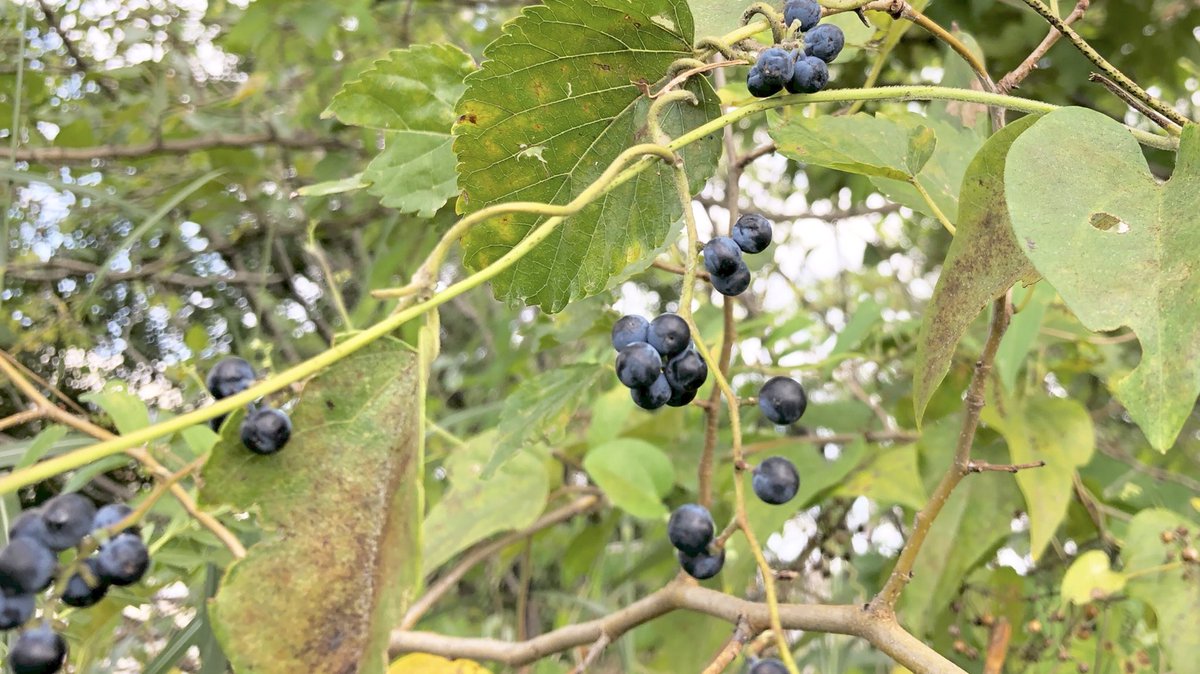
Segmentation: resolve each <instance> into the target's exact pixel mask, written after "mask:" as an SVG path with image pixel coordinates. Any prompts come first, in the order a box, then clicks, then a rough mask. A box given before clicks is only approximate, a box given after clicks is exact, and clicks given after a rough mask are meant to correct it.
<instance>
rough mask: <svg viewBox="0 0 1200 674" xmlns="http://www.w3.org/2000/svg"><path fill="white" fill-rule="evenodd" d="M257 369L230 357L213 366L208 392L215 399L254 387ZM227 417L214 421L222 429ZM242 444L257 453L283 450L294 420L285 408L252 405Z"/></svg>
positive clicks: (243, 361)
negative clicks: (255, 370)
mask: <svg viewBox="0 0 1200 674" xmlns="http://www.w3.org/2000/svg"><path fill="white" fill-rule="evenodd" d="M254 379H255V375H254V368H253V367H251V366H250V363H247V362H246V361H245V360H243V359H241V358H226V359H225V360H222V361H221V362H219V363H217V364H216V365H214V366H213V369H212V370H209V372H208V379H207V380H206V381H205V383H206V385H207V386H208V392H209V393H211V394H212V396H213V397H214V398H216V399H217V400H220V399H221V398H228V397H229V396H231V395H237V394H238V393H241V392H242V391H245V390H246V389H248V388H250V385H251V384H253V383H254ZM223 421H225V417H217V418H216V419H213V420H212V421H211V422H210V424H211V425H212V429H213V430H214V431H215V430H219V429H220V428H221V423H222V422H223ZM241 435H242V444H244V445H245V446H246V449H249V450H250V451H252V452H254V453H255V454H274V453H275V452H278V451H279V450H281V449H283V446H284V445H286V444H287V441H288V439H289V438H291V437H292V420H291V419H289V418H288V415H287V413H286V412H284V411H283V410H277V409H275V408H273V407H268V406H266V405H263V406H256V405H251V406H250V408H249V409H248V411H247V413H246V418H245V419H244V420H243V421H242V428H241Z"/></svg>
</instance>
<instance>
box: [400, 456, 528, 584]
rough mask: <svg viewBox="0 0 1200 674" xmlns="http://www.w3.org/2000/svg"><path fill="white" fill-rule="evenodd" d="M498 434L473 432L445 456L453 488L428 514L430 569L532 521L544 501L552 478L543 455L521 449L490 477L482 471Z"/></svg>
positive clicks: (425, 550) (426, 556)
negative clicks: (497, 535)
mask: <svg viewBox="0 0 1200 674" xmlns="http://www.w3.org/2000/svg"><path fill="white" fill-rule="evenodd" d="M494 441H495V435H494V434H492V433H486V434H484V435H481V436H477V437H475V438H472V439H471V441H470V442H468V443H467V446H466V447H462V448H459V449H457V450H455V452H454V453H453V454H452V455H451V456H450V458H449V459H448V460H447V461H446V465H445V468H446V473H447V475H448V476H449V477H448V479H449V480H450V489H449V490H448V491H447V492H446V494H445V495H444V496H443V497H442V499H441V500H440V501H438V502H437V504H436V505H434V506H433V507H432V508H430V509H429V514H428V515H426V516H425V524H424V525H423V531H424V539H423V540H424V543H423V545H422V550H421V556H422V558H423V559H422V565H423V566H424V567H425V569H426V571H427V572H431V571H433V570H435V569H437V568H438V567H440V566H441V565H442V564H444V563H446V561H447V560H449V559H451V558H452V557H454V555H456V554H458V553H459V552H461V551H463V550H466V549H467V548H469V547H471V546H472V545H474V544H475V543H477V542H479V541H481V540H483V539H485V538H487V537H488V536H491V535H492V534H494V533H497V532H501V531H511V530H513V529H521V528H524V527H526V526H528V525H530V524H532V523H533V521H534V520H536V519H537V517H538V515H540V514H542V510H543V509H544V508H545V505H546V494H547V493H548V492H549V491H550V480H549V478H548V477H547V476H546V469H545V468H544V467H543V466H542V462H541V460H540V459H539V458H538V457H537V456H535V455H534V454H531V453H527V452H522V453H518V454H514V455H513V456H511V457H509V458H508V460H506V461H505V462H504V463H503V464H502V465H501V466H500V467H499V468H498V469H497V470H496V471H495V472H494V473H493V474H492V476H491V477H490V478H487V479H483V478H482V477H481V475H482V473H483V469H484V467H485V466H486V465H487V462H488V460H489V459H490V458H491V455H492V442H494Z"/></svg>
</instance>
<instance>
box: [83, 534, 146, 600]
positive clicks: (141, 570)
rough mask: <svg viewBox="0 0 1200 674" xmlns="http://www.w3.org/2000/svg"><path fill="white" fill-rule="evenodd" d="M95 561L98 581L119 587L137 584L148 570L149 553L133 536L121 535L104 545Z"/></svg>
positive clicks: (137, 537)
mask: <svg viewBox="0 0 1200 674" xmlns="http://www.w3.org/2000/svg"><path fill="white" fill-rule="evenodd" d="M95 559H96V566H95V569H96V572H97V575H99V576H100V579H101V580H102V581H104V582H106V583H108V584H110V585H117V586H119V587H124V586H126V585H133V584H134V583H136V582H138V581H139V580H141V579H142V576H144V575H146V570H147V569H149V568H150V551H149V550H147V549H146V544H145V543H143V542H142V539H141V537H140V536H136V535H134V534H121V535H119V536H117V537H115V538H113V539H112V540H111V541H109V542H107V543H105V544H104V545H102V546H101V547H100V552H98V553H96V557H95Z"/></svg>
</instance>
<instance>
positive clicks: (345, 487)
mask: <svg viewBox="0 0 1200 674" xmlns="http://www.w3.org/2000/svg"><path fill="white" fill-rule="evenodd" d="M416 362H417V357H416V355H415V354H414V353H413V351H412V350H411V349H410V348H409V347H407V346H405V345H403V344H401V343H400V342H397V341H395V340H391V339H384V340H381V341H380V342H377V343H376V344H374V345H372V346H371V347H368V348H367V349H365V350H364V351H361V352H358V353H356V354H354V355H352V356H349V357H347V358H345V359H343V360H342V361H340V362H339V363H338V364H337V365H336V366H334V367H332V368H330V369H329V370H326V371H325V372H323V373H322V374H320V375H318V376H317V377H316V378H314V379H313V380H311V381H310V382H309V383H308V384H307V385H306V386H305V388H304V392H303V394H302V395H301V398H300V402H299V404H298V405H297V406H296V408H295V409H294V410H293V411H292V421H293V424H294V427H295V431H294V433H293V435H292V438H291V441H290V442H289V443H288V446H287V447H285V448H284V450H283V451H282V452H280V453H278V454H275V455H272V456H258V455H255V454H252V453H250V452H247V451H246V448H245V447H243V446H242V445H241V443H240V442H239V441H238V439H237V438H233V437H225V438H223V439H222V441H221V442H219V443H218V444H217V446H216V447H215V448H214V449H213V454H212V458H211V459H209V462H208V466H207V467H206V468H205V470H204V487H203V490H202V492H201V497H202V498H203V500H205V501H207V502H208V503H211V504H215V503H228V504H230V505H231V506H233V507H234V508H237V509H241V510H245V509H250V508H255V509H256V510H257V511H258V514H259V521H260V522H261V523H262V524H263V526H264V527H265V535H264V538H263V540H261V541H260V542H259V543H257V544H256V545H254V546H253V547H252V548H250V551H249V552H250V554H249V555H248V556H247V557H246V558H245V559H243V560H241V561H239V562H237V563H235V564H233V565H231V566H230V567H229V569H228V571H227V572H226V575H225V579H224V581H223V582H222V585H221V590H220V592H219V593H218V594H217V596H216V598H215V599H214V600H213V601H212V604H211V608H210V612H209V615H210V619H211V620H212V624H213V631H214V633H215V634H216V635H217V638H218V640H219V641H220V643H221V646H222V647H223V649H224V651H225V654H226V655H227V656H228V657H229V660H230V662H231V663H233V667H234V669H235V670H236V671H237V672H239V674H274V673H276V672H279V673H284V672H287V673H292V672H316V671H320V672H382V671H383V670H384V667H385V665H386V663H387V640H388V639H387V638H388V632H389V630H390V629H391V628H392V627H394V626H395V625H396V623H397V621H398V619H399V616H400V615H401V614H402V613H403V610H404V608H405V606H406V604H407V603H408V601H409V600H410V599H411V598H412V595H413V594H414V593H415V591H416V587H417V585H418V584H419V582H420V557H419V555H416V554H414V551H415V550H417V549H419V547H420V543H419V539H420V524H421V482H420V479H421V474H422V467H421V444H420V437H421V416H420V409H421V401H420V399H419V397H418V396H419V389H418V385H417V383H418V382H417V380H418V373H417V366H416ZM229 435H235V434H229ZM281 578H286V579H287V591H286V592H273V591H269V589H270V588H277V587H278V586H279V581H280V579H281ZM280 626H291V627H290V628H288V629H281V627H280ZM293 628H294V629H293Z"/></svg>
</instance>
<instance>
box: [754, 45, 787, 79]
mask: <svg viewBox="0 0 1200 674" xmlns="http://www.w3.org/2000/svg"><path fill="white" fill-rule="evenodd" d="M755 65H756V66H757V67H758V69H759V71H760V72H762V74H763V77H765V78H766V79H767V80H769V81H771V82H778V83H779V85H780V86H782V85H783V83H784V82H787V81H788V80H790V79H792V69H793V68H794V67H795V65H796V61H795V59H793V58H792V55H791V54H790V53H788V51H787V50H786V49H782V48H780V47H771V48H769V49H764V50H762V53H761V54H759V55H758V62H757V63H756V64H755Z"/></svg>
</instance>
